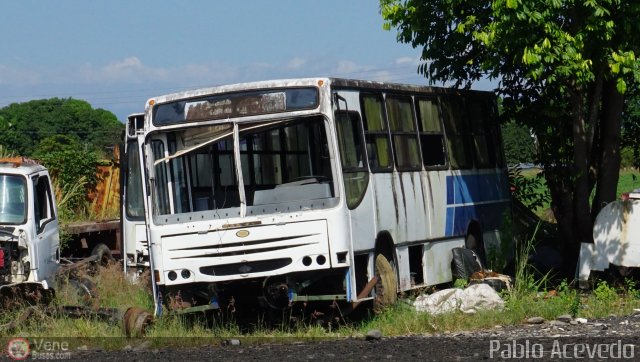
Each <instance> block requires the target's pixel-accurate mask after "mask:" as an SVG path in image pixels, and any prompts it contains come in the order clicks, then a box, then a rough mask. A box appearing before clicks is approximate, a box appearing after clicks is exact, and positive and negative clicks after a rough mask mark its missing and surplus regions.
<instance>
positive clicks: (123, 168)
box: [120, 113, 149, 273]
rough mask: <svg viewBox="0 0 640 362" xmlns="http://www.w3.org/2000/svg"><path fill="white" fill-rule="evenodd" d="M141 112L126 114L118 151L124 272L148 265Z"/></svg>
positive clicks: (142, 115) (135, 270)
mask: <svg viewBox="0 0 640 362" xmlns="http://www.w3.org/2000/svg"><path fill="white" fill-rule="evenodd" d="M143 129H144V113H135V114H131V115H129V117H127V123H126V125H125V134H124V140H123V144H122V149H121V152H120V154H121V155H122V157H121V160H120V193H121V194H120V201H121V205H120V206H121V213H120V230H121V235H122V239H123V241H124V242H123V243H122V244H121V247H122V250H121V254H120V255H122V259H123V266H124V271H125V273H127V272H129V271H130V270H131V271H133V272H134V273H136V272H140V271H142V270H143V269H144V268H148V266H149V248H148V247H147V232H146V227H145V222H144V195H143V189H142V180H143V178H142V166H141V165H142V160H143V159H142V157H141V153H140V143H141V141H140V140H141V139H142V140H143V138H142V137H143V136H144V133H143Z"/></svg>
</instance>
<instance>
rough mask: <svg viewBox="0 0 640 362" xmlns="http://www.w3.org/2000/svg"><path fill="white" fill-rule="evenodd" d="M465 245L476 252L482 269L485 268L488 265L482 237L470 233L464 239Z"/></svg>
mask: <svg viewBox="0 0 640 362" xmlns="http://www.w3.org/2000/svg"><path fill="white" fill-rule="evenodd" d="M464 245H465V247H466V248H467V249H469V250H471V251H473V252H474V253H476V256H477V257H478V261H479V262H480V265H481V266H482V269H484V268H485V266H486V265H487V260H486V259H487V258H486V256H485V253H484V243H483V242H482V239H480V238H479V237H478V236H476V235H475V234H473V233H469V234H468V235H467V238H466V239H465V241H464Z"/></svg>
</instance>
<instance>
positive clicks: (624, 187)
mask: <svg viewBox="0 0 640 362" xmlns="http://www.w3.org/2000/svg"><path fill="white" fill-rule="evenodd" d="M539 172H540V170H538V169H528V170H522V175H523V176H525V177H527V178H534V177H536V175H537V174H538V173H539ZM546 185H547V183H546V181H545V180H544V178H543V179H542V180H541V182H540V184H539V185H538V187H537V188H536V189H535V191H534V192H535V193H537V194H542V193H545V192H548V190H547V186H546ZM638 188H640V171H638V170H635V169H623V170H620V176H619V179H618V187H617V191H616V195H617V198H618V199H619V198H620V197H621V196H622V194H623V193H625V192H629V191H632V190H634V189H638ZM527 206H529V205H527ZM549 208H550V200H549V201H548V202H546V203H545V204H544V205H543V206H542V207H538V208H537V209H536V210H533V211H534V212H535V213H536V215H538V217H540V218H541V219H543V220H547V221H554V220H553V217H552V213H551V210H550V209H549Z"/></svg>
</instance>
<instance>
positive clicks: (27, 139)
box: [0, 98, 124, 156]
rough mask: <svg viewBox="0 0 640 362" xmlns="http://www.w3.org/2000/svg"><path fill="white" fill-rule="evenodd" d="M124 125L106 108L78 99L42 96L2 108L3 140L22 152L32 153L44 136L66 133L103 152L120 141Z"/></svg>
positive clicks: (0, 128)
mask: <svg viewBox="0 0 640 362" xmlns="http://www.w3.org/2000/svg"><path fill="white" fill-rule="evenodd" d="M123 129H124V125H123V124H122V123H121V122H119V121H118V119H117V118H116V116H115V115H114V114H113V113H111V112H109V111H105V110H103V109H93V108H92V107H91V105H90V104H89V103H87V102H85V101H82V100H78V99H72V98H67V99H60V98H51V99H41V100H33V101H29V102H24V103H13V104H10V105H8V106H7V107H4V108H2V109H0V144H2V145H4V146H5V147H7V149H9V150H12V151H14V152H16V153H18V154H20V155H22V156H31V155H32V153H33V152H34V151H35V149H36V147H37V146H38V144H39V143H40V142H41V141H42V140H43V139H45V138H47V137H50V136H55V135H67V136H70V137H72V138H74V139H75V140H77V141H78V142H80V143H81V144H82V145H83V146H84V147H85V149H86V150H87V151H97V152H100V153H102V152H103V150H104V147H105V146H109V145H114V144H117V143H119V142H120V138H121V135H122V130H123Z"/></svg>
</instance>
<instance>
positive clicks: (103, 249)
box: [91, 243, 113, 266]
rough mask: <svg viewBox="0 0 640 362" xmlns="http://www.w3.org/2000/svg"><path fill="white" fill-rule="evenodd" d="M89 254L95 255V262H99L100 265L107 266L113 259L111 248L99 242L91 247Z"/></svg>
mask: <svg viewBox="0 0 640 362" xmlns="http://www.w3.org/2000/svg"><path fill="white" fill-rule="evenodd" d="M91 256H96V263H99V264H100V265H102V266H107V265H109V263H110V262H112V261H113V256H112V255H111V249H109V247H108V246H106V245H105V244H103V243H99V244H97V245H96V246H94V247H93V249H92V250H91Z"/></svg>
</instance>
